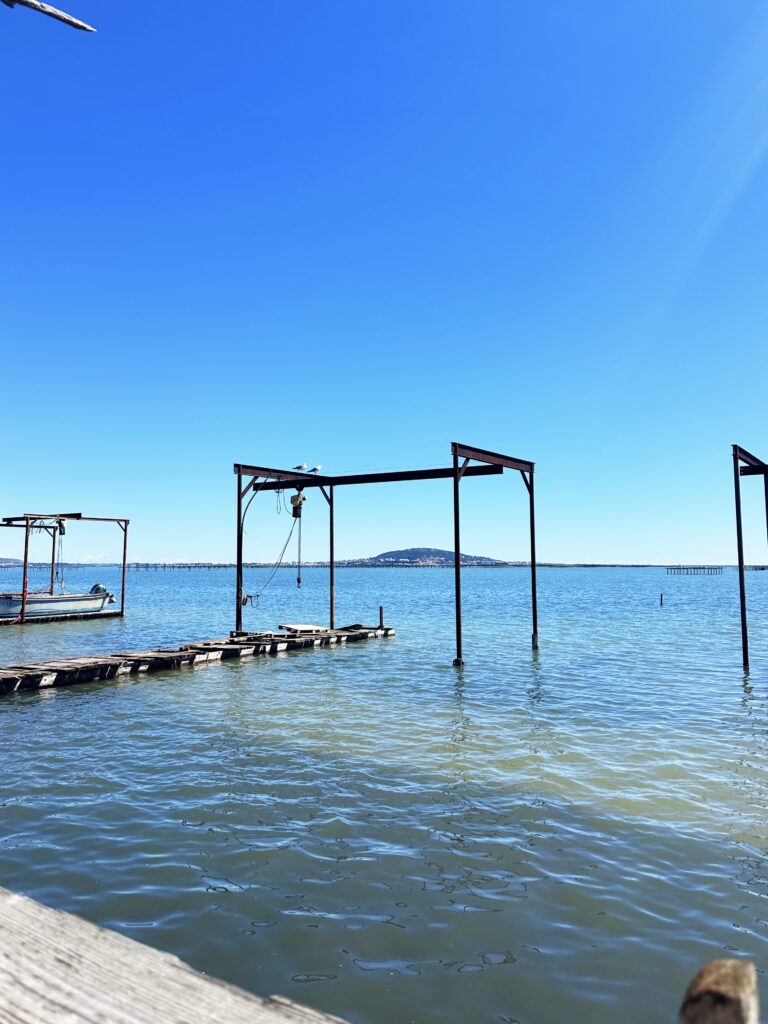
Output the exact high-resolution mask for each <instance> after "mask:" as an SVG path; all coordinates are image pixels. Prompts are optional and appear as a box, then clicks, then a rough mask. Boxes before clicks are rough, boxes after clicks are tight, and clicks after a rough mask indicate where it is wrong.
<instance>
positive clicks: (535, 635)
mask: <svg viewBox="0 0 768 1024" xmlns="http://www.w3.org/2000/svg"><path fill="white" fill-rule="evenodd" d="M531 467H532V468H531V472H530V473H529V474H528V477H529V481H530V482H529V484H528V508H529V514H530V520H531V625H532V627H533V632H532V633H531V646H532V647H533V650H534V651H538V649H539V607H538V600H537V597H536V506H535V502H534V497H533V463H531Z"/></svg>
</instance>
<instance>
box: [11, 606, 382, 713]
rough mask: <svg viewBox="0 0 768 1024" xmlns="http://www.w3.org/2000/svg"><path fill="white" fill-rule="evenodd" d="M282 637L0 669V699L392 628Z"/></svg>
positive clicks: (307, 631)
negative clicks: (22, 692) (48, 688)
mask: <svg viewBox="0 0 768 1024" xmlns="http://www.w3.org/2000/svg"><path fill="white" fill-rule="evenodd" d="M281 628H282V629H284V630H285V632H282V633H275V632H268V633H238V634H236V635H235V634H233V635H230V636H228V637H220V638H218V639H215V640H201V641H200V642H199V643H194V644H182V645H181V646H179V647H161V648H158V649H157V650H148V651H121V652H118V653H116V654H93V655H87V656H85V657H80V658H57V659H55V660H52V661H43V662H34V663H30V664H23V665H4V666H2V667H0V697H6V696H8V695H9V694H12V693H17V692H20V691H22V690H41V689H45V688H47V687H50V686H71V685H73V684H74V683H88V682H93V681H94V680H106V679H114V678H115V677H116V676H125V675H137V674H140V673H145V672H164V671H169V670H173V669H181V668H191V667H192V666H194V665H202V664H206V663H208V662H211V661H226V660H229V659H230V658H253V657H258V656H259V655H268V654H271V655H275V654H281V653H283V652H284V651H298V650H304V649H305V648H315V647H333V646H335V645H336V644H348V643H357V642H359V641H360V640H371V639H373V638H375V637H391V636H394V635H395V631H394V629H393V628H392V627H391V626H383V627H377V626H361V625H359V624H355V625H354V626H345V627H343V628H342V629H323V628H322V627H321V626H316V627H308V626H301V627H296V628H294V627H291V626H285V627H281Z"/></svg>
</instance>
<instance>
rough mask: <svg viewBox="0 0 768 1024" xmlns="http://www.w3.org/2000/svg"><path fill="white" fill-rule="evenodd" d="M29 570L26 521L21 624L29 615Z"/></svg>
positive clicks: (25, 526) (26, 521) (26, 523)
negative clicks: (27, 614)
mask: <svg viewBox="0 0 768 1024" xmlns="http://www.w3.org/2000/svg"><path fill="white" fill-rule="evenodd" d="M28 568H29V520H28V519H25V520H24V568H23V572H22V578H21V614H20V615H19V622H24V618H25V616H26V613H27V588H28V586H29V579H28V576H27V571H28Z"/></svg>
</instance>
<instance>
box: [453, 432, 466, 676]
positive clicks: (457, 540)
mask: <svg viewBox="0 0 768 1024" xmlns="http://www.w3.org/2000/svg"><path fill="white" fill-rule="evenodd" d="M460 481H461V473H460V471H459V456H458V453H457V452H456V450H455V448H454V451H453V551H454V555H453V571H454V578H455V592H456V657H455V658H454V659H453V664H454V666H455V667H456V668H461V666H462V665H463V664H464V658H463V651H462V636H461V526H460V521H459V518H460V512H459V483H460Z"/></svg>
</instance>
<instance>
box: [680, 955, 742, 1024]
mask: <svg viewBox="0 0 768 1024" xmlns="http://www.w3.org/2000/svg"><path fill="white" fill-rule="evenodd" d="M679 1020H680V1024H760V1002H759V999H758V994H757V973H756V971H755V965H754V964H753V963H752V962H751V961H749V960H712V961H710V963H708V964H707V966H706V967H703V968H702V969H701V970H700V971H699V973H698V974H697V975H696V977H695V978H694V979H693V981H692V982H691V983H690V985H689V986H688V988H687V989H686V991H685V996H684V997H683V1003H682V1006H681V1007H680V1017H679Z"/></svg>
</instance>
